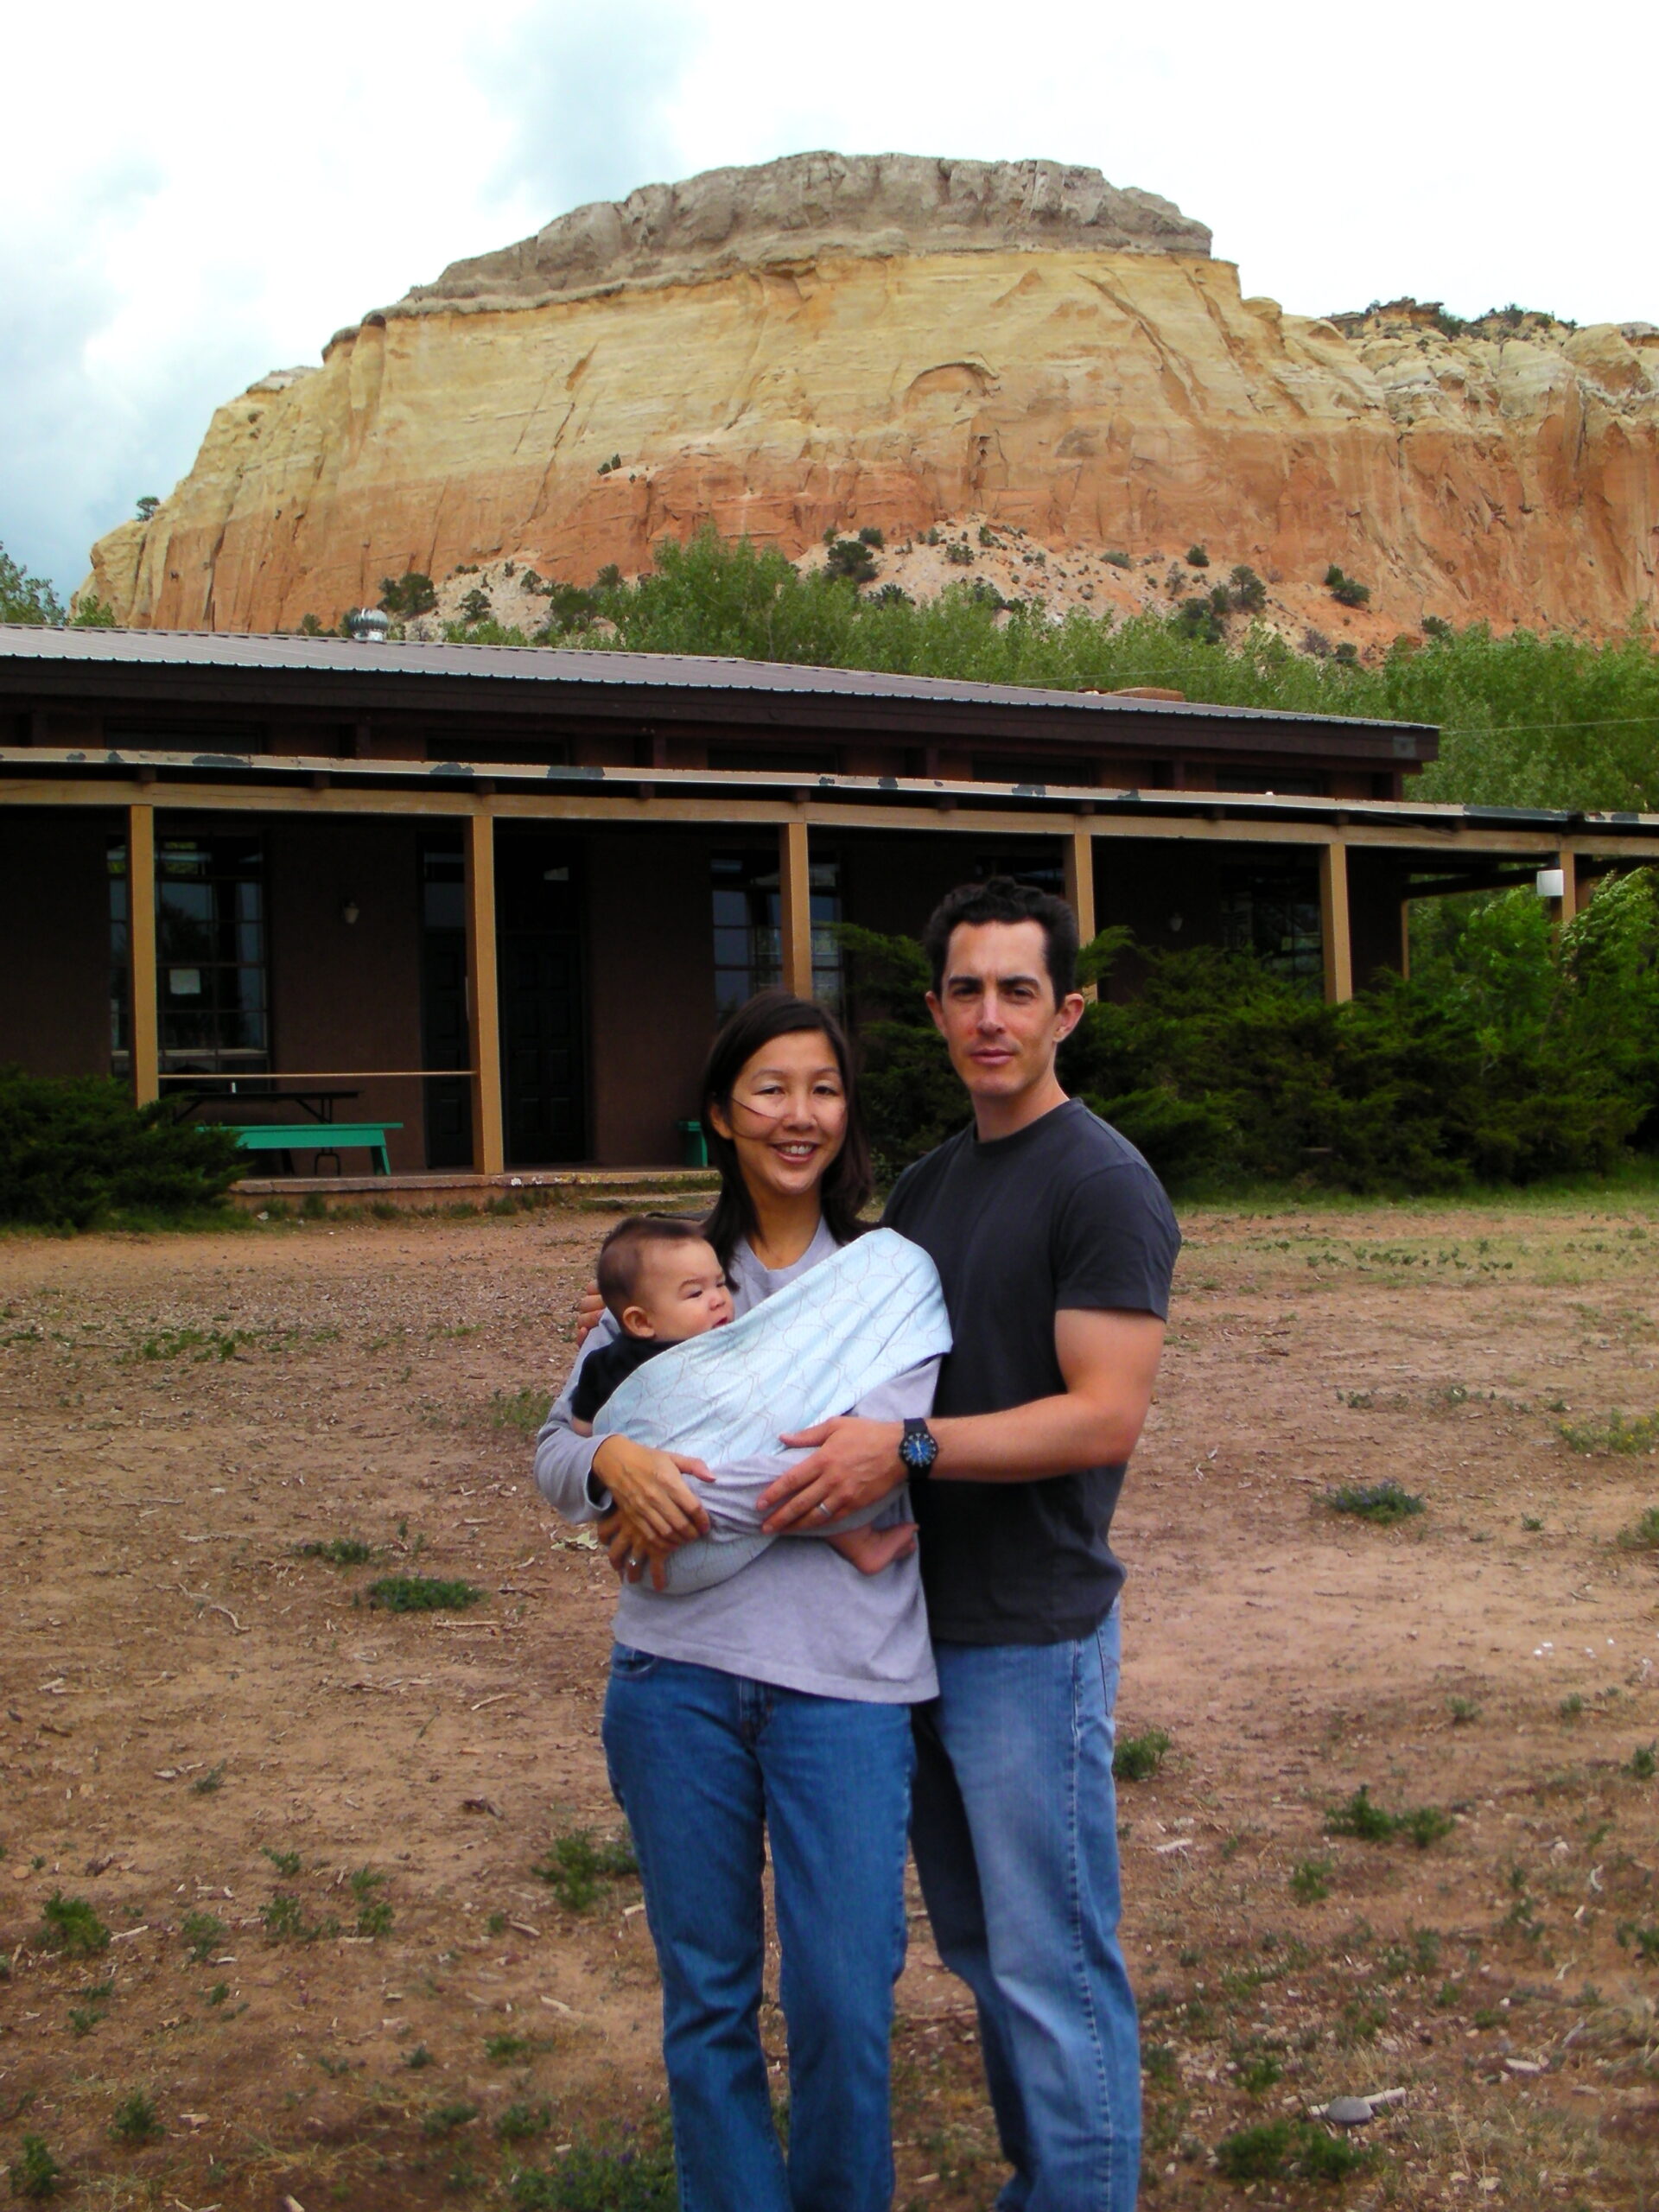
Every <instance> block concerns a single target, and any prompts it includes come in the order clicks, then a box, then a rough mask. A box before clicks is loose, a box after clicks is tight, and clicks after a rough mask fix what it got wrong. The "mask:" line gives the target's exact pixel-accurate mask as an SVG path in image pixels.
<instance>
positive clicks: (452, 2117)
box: [421, 2103, 478, 2135]
mask: <svg viewBox="0 0 1659 2212" xmlns="http://www.w3.org/2000/svg"><path fill="white" fill-rule="evenodd" d="M477 2118H478V2107H477V2106H476V2105H469V2104H462V2103H455V2104H448V2105H434V2106H433V2107H431V2108H430V2110H429V2111H428V2112H425V2113H422V2115H421V2133H422V2134H423V2135H453V2134H454V2132H455V2130H456V2129H457V2128H458V2127H466V2126H470V2125H471V2123H472V2122H473V2121H474V2120H476V2119H477Z"/></svg>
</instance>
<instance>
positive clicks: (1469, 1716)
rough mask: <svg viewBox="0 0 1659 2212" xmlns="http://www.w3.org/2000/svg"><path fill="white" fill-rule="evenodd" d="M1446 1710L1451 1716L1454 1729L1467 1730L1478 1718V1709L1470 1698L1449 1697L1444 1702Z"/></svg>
mask: <svg viewBox="0 0 1659 2212" xmlns="http://www.w3.org/2000/svg"><path fill="white" fill-rule="evenodd" d="M1446 1711H1447V1712H1448V1713H1450V1714H1451V1716H1452V1726H1453V1727H1454V1728H1467V1727H1468V1726H1470V1724H1471V1722H1473V1721H1476V1720H1478V1719H1479V1718H1480V1707H1478V1705H1477V1704H1476V1703H1475V1700H1473V1698H1471V1697H1449V1698H1447V1700H1446Z"/></svg>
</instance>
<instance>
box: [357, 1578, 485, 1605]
mask: <svg viewBox="0 0 1659 2212" xmlns="http://www.w3.org/2000/svg"><path fill="white" fill-rule="evenodd" d="M483 1598H484V1592H482V1591H481V1590H479V1589H475V1588H474V1586H473V1584H472V1583H470V1582H461V1581H445V1580H442V1577H440V1576H438V1575H435V1574H385V1575H382V1576H381V1578H380V1580H379V1581H378V1582H372V1583H370V1585H369V1603H370V1604H371V1605H378V1606H379V1607H380V1608H381V1609H382V1611H385V1612H388V1613H464V1612H465V1611H467V1608H468V1607H469V1606H472V1605H480V1604H481V1603H482V1602H483Z"/></svg>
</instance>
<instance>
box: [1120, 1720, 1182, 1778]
mask: <svg viewBox="0 0 1659 2212" xmlns="http://www.w3.org/2000/svg"><path fill="white" fill-rule="evenodd" d="M1168 1749H1169V1738H1168V1737H1167V1736H1166V1734H1165V1733H1164V1732H1163V1730H1162V1729H1161V1728H1148V1729H1146V1730H1145V1731H1144V1732H1142V1733H1141V1735H1139V1736H1123V1737H1120V1738H1119V1739H1118V1743H1117V1747H1116V1750H1115V1751H1113V1753H1112V1778H1113V1780H1114V1781H1116V1782H1150V1781H1151V1780H1152V1777H1153V1776H1154V1774H1156V1773H1157V1771H1158V1770H1159V1768H1160V1766H1161V1765H1162V1764H1163V1763H1164V1753H1165V1752H1166V1751H1167V1750H1168Z"/></svg>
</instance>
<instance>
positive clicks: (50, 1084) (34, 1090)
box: [0, 1068, 247, 1229]
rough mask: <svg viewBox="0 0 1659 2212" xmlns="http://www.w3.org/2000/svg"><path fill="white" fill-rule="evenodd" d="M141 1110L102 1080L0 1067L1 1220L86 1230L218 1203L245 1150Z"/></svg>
mask: <svg viewBox="0 0 1659 2212" xmlns="http://www.w3.org/2000/svg"><path fill="white" fill-rule="evenodd" d="M168 1112H169V1109H168V1108H167V1106H166V1105H165V1104H164V1103H156V1104H155V1105H152V1106H144V1107H135V1106H134V1105H133V1103H132V1102H131V1100H130V1098H129V1097H128V1096H127V1095H126V1093H125V1091H124V1090H123V1089H122V1088H121V1086H120V1085H119V1084H117V1083H114V1082H111V1081H108V1080H106V1079H105V1078H104V1077H96V1076H76V1077H54V1076H35V1075H25V1074H24V1072H23V1071H22V1069H21V1068H0V1221H14V1222H28V1223H33V1224H38V1225H41V1226H43V1227H47V1228H67V1229H86V1228H88V1227H90V1226H91V1224H92V1223H93V1222H94V1221H96V1220H97V1219H98V1218H99V1216H100V1215H103V1214H107V1213H112V1212H118V1211H122V1210H123V1209H147V1210H149V1211H152V1212H155V1213H158V1214H161V1215H163V1216H166V1215H179V1214H182V1213H188V1212H190V1211H193V1210H194V1209H197V1208H201V1207H207V1206H212V1205H216V1204H217V1203H218V1201H219V1198H221V1196H222V1195H223V1193H224V1192H225V1191H226V1189H227V1188H228V1186H229V1185H231V1184H232V1183H233V1182H234V1181H235V1180H236V1179H237V1177H238V1175H240V1174H243V1173H245V1172H246V1168H247V1154H245V1153H243V1152H240V1151H238V1147H237V1142H236V1139H235V1138H234V1137H233V1136H231V1135H227V1134H226V1131H225V1130H223V1129H220V1128H195V1127H194V1125H192V1124H188V1123H187V1124H181V1123H179V1122H174V1121H171V1120H170V1119H168Z"/></svg>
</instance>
